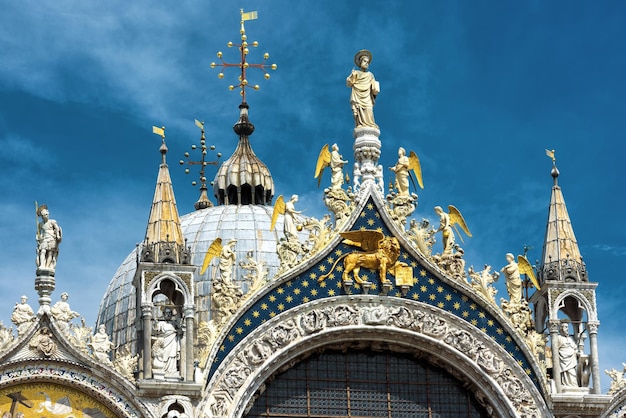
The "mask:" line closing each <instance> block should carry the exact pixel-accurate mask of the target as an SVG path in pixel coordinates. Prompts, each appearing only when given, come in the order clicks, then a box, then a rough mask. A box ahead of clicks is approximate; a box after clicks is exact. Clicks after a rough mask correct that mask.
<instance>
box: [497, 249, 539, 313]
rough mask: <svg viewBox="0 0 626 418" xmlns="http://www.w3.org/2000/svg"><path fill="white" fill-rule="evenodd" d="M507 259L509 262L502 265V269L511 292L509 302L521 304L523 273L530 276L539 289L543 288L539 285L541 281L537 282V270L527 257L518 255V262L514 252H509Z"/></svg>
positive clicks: (509, 292)
mask: <svg viewBox="0 0 626 418" xmlns="http://www.w3.org/2000/svg"><path fill="white" fill-rule="evenodd" d="M506 261H507V262H508V264H507V265H506V266H504V267H502V269H501V270H500V271H501V272H502V273H504V277H505V279H506V290H507V292H508V294H509V303H511V304H519V303H520V302H521V300H522V279H521V275H522V274H525V275H526V276H528V279H529V280H530V282H531V283H532V284H533V286H535V287H536V288H537V290H540V289H541V288H540V287H539V282H537V278H536V277H535V270H534V269H533V266H532V265H531V264H530V262H528V259H526V257H524V256H523V255H518V256H517V263H516V262H515V257H514V256H513V254H512V253H507V255H506Z"/></svg>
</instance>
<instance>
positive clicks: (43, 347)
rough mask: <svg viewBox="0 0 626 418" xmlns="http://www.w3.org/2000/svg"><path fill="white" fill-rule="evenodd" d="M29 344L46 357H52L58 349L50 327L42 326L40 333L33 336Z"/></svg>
mask: <svg viewBox="0 0 626 418" xmlns="http://www.w3.org/2000/svg"><path fill="white" fill-rule="evenodd" d="M28 346H29V347H30V348H31V349H32V350H34V351H36V352H37V353H39V354H42V355H44V356H45V357H50V356H51V355H52V354H54V353H55V351H56V349H57V345H56V343H55V342H54V340H53V339H52V332H51V331H50V329H49V328H48V327H43V328H41V329H40V330H39V333H38V334H36V335H35V336H34V337H33V339H32V340H31V341H30V343H29V344H28Z"/></svg>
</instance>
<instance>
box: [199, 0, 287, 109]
mask: <svg viewBox="0 0 626 418" xmlns="http://www.w3.org/2000/svg"><path fill="white" fill-rule="evenodd" d="M240 13H241V30H240V33H241V44H235V43H233V42H228V44H227V45H228V47H229V48H232V47H233V46H236V47H239V51H240V52H241V61H240V62H238V63H228V62H225V61H224V60H223V59H222V52H221V51H219V52H218V53H217V57H218V58H219V59H220V61H221V64H216V63H214V62H212V63H211V68H215V67H222V71H220V73H219V74H218V75H217V76H218V77H219V78H224V69H225V68H226V67H239V68H240V69H241V75H240V76H239V84H238V85H237V86H235V85H232V84H231V85H230V86H228V89H229V90H234V89H235V87H239V88H241V92H240V94H241V97H242V102H243V103H246V87H248V86H249V83H248V79H247V77H246V70H247V69H248V68H250V67H253V68H260V69H261V70H263V71H264V72H265V79H266V80H267V79H269V78H270V75H269V73H268V72H267V68H268V67H269V68H271V69H272V70H275V69H276V68H278V67H277V66H276V64H271V65H269V64H267V60H268V58H269V57H270V54H268V53H267V52H266V53H264V54H263V62H262V63H260V64H251V63H249V62H248V61H247V59H246V58H247V56H248V53H249V52H250V51H249V49H248V46H249V44H248V41H247V39H248V37H247V36H246V28H245V27H244V22H245V21H247V20H254V19H257V17H258V15H257V12H244V11H243V9H241V10H240ZM252 46H253V47H255V48H256V47H258V46H259V43H258V42H257V41H254V42H252ZM252 88H254V89H255V90H258V89H259V88H260V87H259V85H258V84H255V85H254V86H252Z"/></svg>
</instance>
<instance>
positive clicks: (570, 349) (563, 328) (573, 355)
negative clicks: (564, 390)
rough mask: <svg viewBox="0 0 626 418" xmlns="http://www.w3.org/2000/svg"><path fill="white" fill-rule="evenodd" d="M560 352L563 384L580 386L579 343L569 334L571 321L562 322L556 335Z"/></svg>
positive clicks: (565, 385)
mask: <svg viewBox="0 0 626 418" xmlns="http://www.w3.org/2000/svg"><path fill="white" fill-rule="evenodd" d="M556 342H557V347H558V353H559V359H558V361H559V365H560V366H561V385H563V386H564V387H567V386H569V387H578V380H577V378H576V368H577V367H578V356H579V354H580V353H579V352H578V345H577V344H576V341H574V339H573V338H572V337H571V336H570V335H569V323H567V322H561V324H560V325H559V335H557V336H556Z"/></svg>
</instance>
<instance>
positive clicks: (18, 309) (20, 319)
mask: <svg viewBox="0 0 626 418" xmlns="http://www.w3.org/2000/svg"><path fill="white" fill-rule="evenodd" d="M27 300H28V298H27V297H26V296H22V297H21V298H20V303H16V304H15V308H13V313H12V314H11V321H12V322H13V323H14V324H15V325H16V326H17V335H22V334H23V333H24V331H26V330H27V329H28V328H30V326H31V324H32V323H33V322H34V321H35V313H34V312H33V308H31V307H30V305H29V304H28V303H26V301H27Z"/></svg>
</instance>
